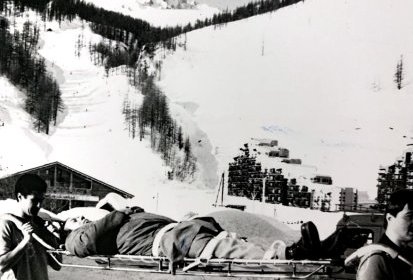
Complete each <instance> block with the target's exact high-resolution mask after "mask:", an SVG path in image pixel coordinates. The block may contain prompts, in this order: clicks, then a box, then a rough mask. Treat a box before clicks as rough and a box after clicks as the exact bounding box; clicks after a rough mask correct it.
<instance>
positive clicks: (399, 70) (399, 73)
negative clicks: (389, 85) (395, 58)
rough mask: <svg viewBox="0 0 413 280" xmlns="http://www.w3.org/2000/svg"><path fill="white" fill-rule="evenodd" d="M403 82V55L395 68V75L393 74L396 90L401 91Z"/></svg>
mask: <svg viewBox="0 0 413 280" xmlns="http://www.w3.org/2000/svg"><path fill="white" fill-rule="evenodd" d="M403 80H404V66H403V55H402V56H400V60H399V62H398V63H397V66H396V73H394V82H395V83H396V86H397V89H398V90H401V89H402V88H403Z"/></svg>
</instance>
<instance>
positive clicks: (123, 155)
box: [0, 0, 413, 220]
mask: <svg viewBox="0 0 413 280" xmlns="http://www.w3.org/2000/svg"><path fill="white" fill-rule="evenodd" d="M411 6H412V3H410V2H409V1H407V0H399V1H397V2H392V1H390V0H374V1H373V0H366V1H357V0H307V1H305V2H304V3H300V4H297V5H295V6H293V7H289V8H286V9H283V10H280V11H278V12H276V13H271V14H265V15H261V16H257V17H254V18H250V19H247V20H243V21H239V22H235V23H231V24H228V25H226V26H221V27H218V28H214V27H210V28H205V29H202V30H198V31H194V32H191V33H189V34H188V35H187V45H186V48H187V50H186V51H184V50H183V49H178V51H177V52H176V53H173V54H169V55H168V56H167V57H166V59H165V60H164V63H163V66H162V69H163V70H162V75H161V82H160V85H161V86H162V88H163V90H164V92H165V93H166V94H167V95H168V97H169V98H170V100H171V101H172V103H171V110H172V113H173V115H174V117H175V118H176V119H177V120H178V121H179V123H182V124H183V125H184V128H185V129H186V130H187V131H190V132H191V137H192V139H194V141H195V142H196V143H197V144H196V146H195V151H196V154H197V155H198V158H199V161H200V163H201V164H200V168H201V173H202V174H203V175H202V176H200V177H199V178H198V180H197V181H195V182H194V183H192V184H190V185H188V184H179V183H177V182H170V181H166V179H165V174H166V171H167V170H168V169H167V168H166V167H165V166H163V163H162V161H161V160H160V158H159V156H158V155H156V154H155V153H153V152H152V151H151V150H150V149H149V143H148V142H146V141H143V142H139V141H138V140H132V139H130V138H129V136H128V132H127V131H126V130H125V127H126V126H125V124H124V123H123V116H122V113H121V112H122V104H123V102H124V101H125V100H126V99H130V100H133V101H134V102H136V103H137V104H139V102H140V101H141V96H140V95H139V93H137V92H135V89H133V88H131V87H130V86H129V85H128V82H127V78H126V77H125V75H123V74H122V73H121V69H118V70H117V72H113V73H112V74H111V75H109V77H105V74H104V71H103V69H101V68H100V67H96V66H95V65H93V63H91V61H90V59H89V55H88V51H87V47H84V48H83V49H82V52H81V56H80V57H76V56H75V45H76V43H75V42H76V40H77V38H79V35H81V34H83V37H84V41H85V45H86V46H87V43H88V40H89V39H91V40H92V41H95V42H96V41H98V40H100V37H99V36H96V35H93V34H92V33H91V32H90V30H89V29H88V27H82V24H81V23H80V22H76V21H74V22H73V23H71V24H68V23H65V22H63V23H62V25H60V26H59V25H58V24H57V23H53V24H47V26H46V27H47V28H48V27H51V28H52V29H53V31H52V32H45V31H42V34H41V39H42V43H41V46H40V53H41V54H42V55H43V56H44V57H45V58H46V59H47V61H48V65H49V69H50V70H51V71H52V72H53V73H54V74H55V77H56V78H57V79H58V80H59V82H60V85H61V89H62V92H63V100H64V103H65V110H64V112H63V114H61V115H60V119H59V122H58V125H57V127H56V129H54V130H53V131H52V133H51V135H49V136H47V135H43V134H38V133H36V132H35V131H33V130H32V129H31V126H30V118H29V116H28V115H27V114H26V113H24V112H23V110H22V109H21V106H22V103H23V99H22V98H23V96H22V94H21V93H20V92H19V91H18V89H16V88H14V87H12V86H11V85H10V84H9V83H8V82H7V81H6V80H5V79H4V78H0V89H1V90H0V144H1V145H0V147H1V148H0V176H4V175H7V174H11V173H13V172H16V171H21V170H24V169H27V168H32V167H35V166H37V165H41V164H44V163H47V162H52V161H55V160H58V161H61V162H62V163H63V164H67V165H70V166H72V167H73V168H75V169H78V170H79V171H81V172H84V173H87V174H90V175H91V176H94V177H96V178H98V179H100V180H102V181H104V182H107V183H109V184H113V185H115V186H116V187H118V188H121V189H124V190H126V191H129V192H131V193H133V194H135V195H136V201H137V202H138V203H139V204H140V205H142V206H144V207H145V208H146V209H147V210H149V211H158V212H160V213H164V214H168V215H169V216H172V217H178V216H179V215H182V214H183V213H185V211H188V210H195V211H197V212H200V213H206V212H208V210H209V206H210V204H211V203H212V201H213V200H214V198H215V194H214V191H213V190H198V188H199V187H204V186H214V184H216V182H217V180H218V178H219V177H218V176H219V174H220V172H221V171H224V170H226V169H227V167H228V162H229V161H231V160H232V157H233V156H235V155H237V154H238V149H239V148H240V147H242V145H243V143H245V142H248V141H249V139H250V138H251V137H263V138H273V139H278V140H279V141H280V143H282V145H283V146H286V147H288V148H289V149H290V151H291V157H293V158H301V159H303V163H304V164H306V165H308V166H310V167H311V168H313V167H314V168H315V169H316V172H319V173H321V174H329V175H332V176H333V179H334V180H335V182H336V183H337V184H338V185H339V186H343V187H359V188H360V189H363V190H367V191H369V192H370V194H371V196H373V197H374V195H375V180H376V177H377V170H378V166H379V164H389V163H391V162H393V161H394V159H395V158H396V157H398V156H399V155H400V154H401V151H402V150H403V149H404V146H405V145H406V144H407V143H409V141H411V137H412V122H413V118H412V117H413V116H412V114H413V113H411V110H409V109H410V108H409V107H410V104H411V102H412V101H413V100H412V98H413V96H412V94H411V91H412V89H411V85H410V80H411V74H410V71H411V70H410V68H409V64H410V61H411V59H412V55H413V53H412V52H413V39H412V38H411V36H410V34H411V31H412V30H413V23H411V21H409V20H408V19H409V14H408V11H410V10H411V8H412V7H411ZM175 15H176V18H178V16H177V15H179V13H176V14H175ZM23 16H24V18H28V17H26V16H25V15H23ZM153 17H155V16H153ZM154 20H155V19H154ZM395 30H397V32H395ZM400 55H403V57H404V60H405V67H406V78H405V87H404V88H403V89H402V90H401V91H397V90H396V89H395V85H394V83H393V74H394V71H395V67H396V63H397V61H398V59H399V58H400ZM162 56H163V53H162V54H159V57H158V59H163V58H162ZM2 123H4V126H1V124H2ZM390 127H391V128H393V129H390ZM403 136H405V138H404V137H403ZM254 207H255V206H254ZM272 207H273V206H271V209H264V208H263V210H262V212H265V213H266V214H267V215H271V213H272V211H273V209H272ZM256 208H258V206H257V207H256ZM267 208H268V207H267ZM283 211H284V210H277V211H276V212H277V213H279V215H282V216H291V217H292V216H294V213H292V212H291V211H287V210H286V211H284V212H283ZM297 211H298V210H297ZM300 211H301V210H300ZM303 211H304V210H303ZM270 212H271V213H270ZM281 213H284V214H281ZM311 213H312V212H311ZM311 213H310V212H308V215H307V216H309V218H310V216H311ZM300 215H301V214H300ZM302 215H303V217H306V216H305V215H304V214H302ZM277 217H279V216H277ZM288 218H289V217H285V219H287V220H288ZM290 220H291V219H290Z"/></svg>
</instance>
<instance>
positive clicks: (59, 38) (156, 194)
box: [0, 13, 215, 218]
mask: <svg viewBox="0 0 413 280" xmlns="http://www.w3.org/2000/svg"><path fill="white" fill-rule="evenodd" d="M23 18H33V14H31V13H27V14H26V15H23ZM20 20H21V19H17V26H20V25H21V24H20V22H19V21H20ZM33 20H34V18H33ZM34 21H35V20H34ZM48 28H51V29H52V30H53V31H52V32H45V31H42V34H41V43H40V49H39V53H40V54H41V55H42V56H43V57H44V58H45V59H46V61H47V64H48V68H49V71H51V72H52V73H53V74H54V76H55V78H56V79H57V80H58V81H59V84H60V89H61V91H62V99H63V101H64V106H65V108H64V110H63V112H62V113H61V114H60V115H59V120H58V123H57V126H56V127H53V128H52V131H51V133H50V135H44V134H40V133H37V132H36V131H33V129H32V126H31V120H30V116H28V114H27V113H25V112H24V111H23V109H22V108H23V106H24V105H23V104H24V95H23V94H22V93H20V91H19V90H18V89H16V88H14V87H13V86H12V85H10V83H9V82H8V81H7V80H6V79H5V78H3V77H0V89H1V90H0V140H1V145H0V146H1V149H0V177H2V176H6V175H8V174H12V173H14V172H18V171H22V170H26V169H29V168H33V167H36V166H40V165H43V164H45V163H49V162H53V161H60V162H62V163H63V164H66V165H69V166H71V167H73V168H75V169H77V170H79V171H81V172H83V173H86V174H89V175H91V176H93V177H95V178H98V179H99V180H102V181H104V182H106V183H109V184H111V185H113V186H116V187H117V188H120V189H123V190H125V191H127V192H130V193H132V194H134V195H135V197H136V198H135V201H136V203H137V204H139V205H141V206H143V207H144V208H145V209H147V210H148V211H157V212H160V213H163V214H167V215H169V216H172V217H175V218H178V217H180V216H182V215H183V214H184V213H185V212H187V211H188V209H195V208H198V209H199V208H201V209H205V210H204V211H210V209H209V207H210V205H211V201H212V197H211V198H205V195H206V196H207V197H208V196H210V195H213V193H212V192H210V191H208V190H206V192H205V191H204V192H201V193H200V192H199V191H198V192H197V191H196V190H197V189H199V187H201V186H202V187H204V186H205V184H204V183H203V180H202V182H195V184H193V187H189V186H187V185H186V184H181V183H178V182H170V181H168V180H167V179H166V173H167V171H168V170H169V169H168V168H167V167H166V166H164V164H163V161H162V160H161V159H160V156H159V155H158V154H156V153H154V152H153V151H152V150H151V148H150V143H149V142H148V141H142V142H140V141H139V140H137V139H132V138H130V137H129V134H128V131H127V129H126V124H125V122H124V116H123V114H122V108H123V102H124V101H126V100H128V101H129V102H132V103H136V104H140V102H141V99H142V96H141V94H140V93H139V92H137V90H136V89H134V88H133V87H131V86H130V85H129V83H128V79H127V77H126V75H125V74H124V73H123V72H122V70H121V68H118V69H114V70H113V71H111V73H110V74H109V76H108V77H107V76H106V74H105V72H104V69H103V68H101V67H97V66H95V65H94V64H93V63H92V61H91V59H90V55H89V52H88V47H87V46H88V44H89V41H91V42H98V41H100V40H101V37H100V36H97V35H94V34H93V33H92V32H91V31H90V29H89V28H88V27H87V26H86V25H84V24H82V23H81V22H78V21H73V22H72V23H67V22H63V23H62V24H60V25H59V24H58V23H56V22H54V23H47V24H46V28H45V29H48ZM78 38H83V43H84V47H83V48H82V50H81V54H80V56H79V57H77V56H76V55H75V46H76V44H77V43H76V42H77V41H78ZM186 122H187V123H190V120H187V121H186ZM3 123H4V125H3ZM191 132H192V133H196V127H193V128H192V130H191ZM206 158H208V157H206ZM212 170H214V169H213V168H212ZM213 175H214V176H215V174H213ZM201 177H202V176H201ZM192 192H193V193H194V194H193V195H191V196H192V199H188V195H189V194H191V193H192ZM185 196H186V197H185ZM177 205H179V206H181V207H177ZM184 205H187V206H186V207H182V206H184ZM195 206H196V207H195Z"/></svg>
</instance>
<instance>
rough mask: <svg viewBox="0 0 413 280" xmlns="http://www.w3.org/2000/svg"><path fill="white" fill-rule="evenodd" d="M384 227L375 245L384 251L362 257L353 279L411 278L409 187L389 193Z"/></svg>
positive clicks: (412, 236) (412, 197) (412, 221)
mask: <svg viewBox="0 0 413 280" xmlns="http://www.w3.org/2000/svg"><path fill="white" fill-rule="evenodd" d="M384 226H385V229H386V232H385V234H384V235H383V237H382V238H381V240H380V242H379V244H381V245H384V246H385V247H384V248H385V249H387V252H386V250H374V251H371V252H369V253H367V254H366V255H364V256H362V258H361V261H360V265H359V269H358V272H357V280H373V279H374V280H396V279H397V280H400V279H406V280H407V279H413V273H412V272H413V268H412V266H411V263H412V259H413V249H412V247H410V246H409V243H410V244H412V242H413V190H407V189H406V190H400V191H397V192H394V193H393V194H392V195H391V197H390V200H389V204H388V205H387V211H386V216H385V225H384ZM392 252H394V254H393V253H392ZM409 262H410V264H409Z"/></svg>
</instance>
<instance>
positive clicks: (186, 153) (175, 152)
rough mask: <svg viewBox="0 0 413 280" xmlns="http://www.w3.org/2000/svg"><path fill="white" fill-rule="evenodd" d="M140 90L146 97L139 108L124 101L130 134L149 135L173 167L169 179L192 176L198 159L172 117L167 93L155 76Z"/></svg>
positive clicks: (135, 135)
mask: <svg viewBox="0 0 413 280" xmlns="http://www.w3.org/2000/svg"><path fill="white" fill-rule="evenodd" d="M141 90H142V94H143V95H144V98H143V102H142V104H141V105H140V107H137V106H134V105H131V104H130V102H125V104H124V108H123V113H124V115H125V120H126V123H127V126H128V130H129V133H130V135H131V136H132V137H137V136H138V135H139V139H140V140H143V139H144V138H145V137H146V136H148V137H149V138H150V143H151V147H152V149H153V150H155V151H157V152H159V153H160V154H161V155H162V159H163V160H164V161H165V163H166V164H167V165H168V166H170V167H171V168H172V172H170V174H169V176H168V177H169V178H173V177H175V178H177V179H179V180H184V179H187V178H190V177H192V176H193V175H194V174H195V171H196V159H195V157H194V156H193V154H192V147H191V142H190V139H189V137H185V136H184V134H183V130H182V127H181V126H178V125H177V123H176V122H175V121H174V120H173V118H172V117H171V114H170V111H169V106H168V101H167V98H166V96H165V95H164V94H163V93H162V91H161V90H160V89H159V88H158V87H157V86H156V84H155V82H154V77H153V76H148V77H147V79H145V81H143V82H142V84H141Z"/></svg>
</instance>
